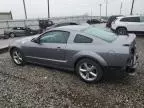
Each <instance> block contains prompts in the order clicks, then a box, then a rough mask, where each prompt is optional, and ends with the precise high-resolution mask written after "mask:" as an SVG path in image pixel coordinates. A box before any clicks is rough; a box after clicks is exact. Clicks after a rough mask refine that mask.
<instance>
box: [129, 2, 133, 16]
mask: <svg viewBox="0 0 144 108" xmlns="http://www.w3.org/2000/svg"><path fill="white" fill-rule="evenodd" d="M133 7H134V0H133V1H132V7H131V13H130V15H132V14H133Z"/></svg>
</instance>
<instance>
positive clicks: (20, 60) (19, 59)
mask: <svg viewBox="0 0 144 108" xmlns="http://www.w3.org/2000/svg"><path fill="white" fill-rule="evenodd" d="M11 57H12V60H13V62H14V63H15V64H16V65H20V66H23V65H24V64H25V60H24V56H23V54H22V52H21V51H20V50H19V49H18V48H14V49H12V51H11Z"/></svg>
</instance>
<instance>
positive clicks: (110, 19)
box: [106, 15, 122, 28]
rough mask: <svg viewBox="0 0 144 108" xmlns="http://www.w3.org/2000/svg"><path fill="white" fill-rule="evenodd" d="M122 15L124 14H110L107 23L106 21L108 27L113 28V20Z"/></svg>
mask: <svg viewBox="0 0 144 108" xmlns="http://www.w3.org/2000/svg"><path fill="white" fill-rule="evenodd" d="M120 16H122V15H113V16H110V17H109V18H108V21H107V23H106V27H108V28H111V24H112V22H113V21H114V20H116V18H117V17H120Z"/></svg>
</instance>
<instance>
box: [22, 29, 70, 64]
mask: <svg viewBox="0 0 144 108" xmlns="http://www.w3.org/2000/svg"><path fill="white" fill-rule="evenodd" d="M66 37H67V39H65V38H66ZM68 37H69V33H68V32H63V31H60V32H59V31H54V32H52V33H49V32H48V33H46V34H44V35H43V36H41V37H40V43H34V42H29V43H27V45H26V46H25V47H24V48H23V49H24V53H25V56H26V57H27V58H28V59H29V60H31V61H32V62H39V63H40V64H47V63H52V64H57V63H65V62H66V60H65V53H66V52H65V50H66V47H67V40H68Z"/></svg>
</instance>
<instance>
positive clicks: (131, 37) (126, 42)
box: [113, 34, 136, 46]
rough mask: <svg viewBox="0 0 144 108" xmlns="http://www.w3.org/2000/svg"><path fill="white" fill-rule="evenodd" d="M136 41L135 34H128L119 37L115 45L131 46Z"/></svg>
mask: <svg viewBox="0 0 144 108" xmlns="http://www.w3.org/2000/svg"><path fill="white" fill-rule="evenodd" d="M135 39H136V35H135V34H128V35H127V36H126V35H124V36H123V35H122V36H119V37H118V38H117V39H116V40H115V41H114V42H113V43H114V44H117V45H123V46H130V45H131V44H132V43H133V42H134V41H135Z"/></svg>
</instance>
